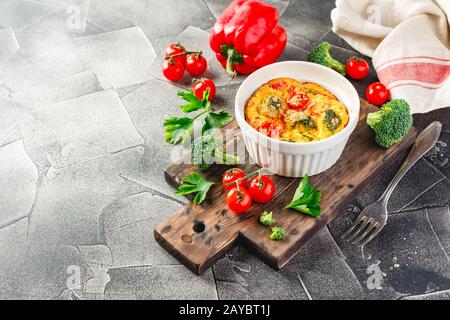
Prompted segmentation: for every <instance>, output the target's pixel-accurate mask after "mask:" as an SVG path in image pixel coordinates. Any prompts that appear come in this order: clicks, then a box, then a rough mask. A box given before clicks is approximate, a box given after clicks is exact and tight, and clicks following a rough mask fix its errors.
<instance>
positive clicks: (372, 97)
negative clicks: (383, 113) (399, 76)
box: [366, 82, 389, 106]
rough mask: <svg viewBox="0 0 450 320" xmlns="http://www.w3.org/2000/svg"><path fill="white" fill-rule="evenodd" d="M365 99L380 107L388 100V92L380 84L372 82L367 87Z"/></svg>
mask: <svg viewBox="0 0 450 320" xmlns="http://www.w3.org/2000/svg"><path fill="white" fill-rule="evenodd" d="M366 97H367V101H369V103H371V104H374V105H376V106H381V105H382V104H384V103H385V102H386V101H388V100H389V90H388V89H387V88H386V86H385V85H384V84H382V83H381V82H374V83H372V84H371V85H369V86H368V87H367V89H366Z"/></svg>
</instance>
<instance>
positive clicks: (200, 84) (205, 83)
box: [192, 78, 216, 101]
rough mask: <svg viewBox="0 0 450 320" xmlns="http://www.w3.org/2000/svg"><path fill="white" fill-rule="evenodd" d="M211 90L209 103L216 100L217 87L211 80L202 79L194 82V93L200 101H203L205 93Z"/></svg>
mask: <svg viewBox="0 0 450 320" xmlns="http://www.w3.org/2000/svg"><path fill="white" fill-rule="evenodd" d="M207 89H209V99H208V100H209V101H211V100H212V99H214V96H215V95H216V85H215V84H214V82H213V81H212V80H210V79H206V78H201V79H198V80H196V81H195V82H194V86H193V87H192V91H193V92H194V94H195V96H196V97H197V98H199V99H200V100H202V99H203V93H204V92H205V91H206V90H207Z"/></svg>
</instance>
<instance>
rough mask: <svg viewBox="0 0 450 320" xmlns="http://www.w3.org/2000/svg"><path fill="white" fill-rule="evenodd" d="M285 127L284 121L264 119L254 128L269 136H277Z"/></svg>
mask: <svg viewBox="0 0 450 320" xmlns="http://www.w3.org/2000/svg"><path fill="white" fill-rule="evenodd" d="M285 129H286V126H285V124H284V122H283V121H282V120H279V119H275V120H272V121H266V122H264V123H263V124H262V125H261V126H259V127H257V128H256V130H257V131H259V132H261V133H262V134H264V135H266V136H268V137H270V138H277V137H279V136H280V135H281V134H282V133H283V132H284V130H285Z"/></svg>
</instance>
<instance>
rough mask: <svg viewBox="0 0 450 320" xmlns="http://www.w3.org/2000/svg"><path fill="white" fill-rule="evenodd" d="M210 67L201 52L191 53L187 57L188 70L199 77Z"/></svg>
mask: <svg viewBox="0 0 450 320" xmlns="http://www.w3.org/2000/svg"><path fill="white" fill-rule="evenodd" d="M207 67H208V62H206V59H205V57H203V55H202V54H201V53H191V54H189V55H188V56H187V58H186V70H187V71H188V72H189V73H190V74H191V75H192V76H193V77H198V76H199V75H201V74H203V73H205V71H206V68H207Z"/></svg>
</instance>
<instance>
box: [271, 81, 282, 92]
mask: <svg viewBox="0 0 450 320" xmlns="http://www.w3.org/2000/svg"><path fill="white" fill-rule="evenodd" d="M285 85H286V82H284V81H277V82H274V83H272V84H271V85H270V87H271V88H272V89H275V90H278V89H282V88H284V86H285Z"/></svg>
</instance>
